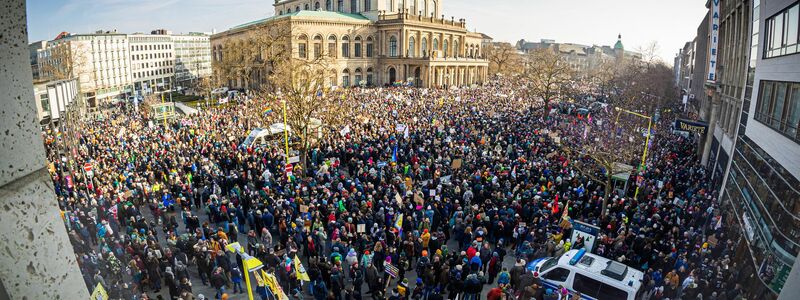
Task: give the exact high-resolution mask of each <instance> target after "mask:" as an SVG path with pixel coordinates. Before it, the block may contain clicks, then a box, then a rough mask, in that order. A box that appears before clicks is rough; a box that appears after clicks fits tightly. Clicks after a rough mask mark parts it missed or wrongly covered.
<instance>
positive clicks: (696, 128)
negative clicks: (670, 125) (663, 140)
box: [675, 119, 708, 135]
mask: <svg viewBox="0 0 800 300" xmlns="http://www.w3.org/2000/svg"><path fill="white" fill-rule="evenodd" d="M675 130H677V131H685V132H693V133H699V134H700V135H705V134H706V131H708V123H706V122H700V121H691V120H685V119H675Z"/></svg>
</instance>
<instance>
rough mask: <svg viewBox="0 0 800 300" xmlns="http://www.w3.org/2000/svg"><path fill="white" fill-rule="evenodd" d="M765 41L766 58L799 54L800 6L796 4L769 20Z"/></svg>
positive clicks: (766, 25)
mask: <svg viewBox="0 0 800 300" xmlns="http://www.w3.org/2000/svg"><path fill="white" fill-rule="evenodd" d="M765 27H766V29H767V32H766V36H765V37H764V38H765V41H764V58H770V57H776V56H782V55H788V54H794V53H797V52H798V50H800V49H798V43H797V42H798V33H799V32H798V28H800V4H795V5H792V6H790V7H789V8H786V9H784V10H783V11H782V12H779V13H777V14H776V15H774V16H773V17H771V18H768V19H767V21H766V24H765Z"/></svg>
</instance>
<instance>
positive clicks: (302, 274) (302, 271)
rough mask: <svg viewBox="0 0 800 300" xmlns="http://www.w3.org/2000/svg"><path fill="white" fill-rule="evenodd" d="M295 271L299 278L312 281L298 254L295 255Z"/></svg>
mask: <svg viewBox="0 0 800 300" xmlns="http://www.w3.org/2000/svg"><path fill="white" fill-rule="evenodd" d="M294 272H295V275H297V280H302V281H311V278H309V277H308V273H306V268H304V267H303V263H301V262H300V258H299V257H297V254H295V255H294Z"/></svg>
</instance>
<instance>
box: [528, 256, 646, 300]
mask: <svg viewBox="0 0 800 300" xmlns="http://www.w3.org/2000/svg"><path fill="white" fill-rule="evenodd" d="M528 270H530V271H532V272H533V274H534V276H537V275H538V277H539V279H541V281H542V284H543V285H544V286H545V287H546V288H548V289H553V290H557V289H558V287H559V286H563V287H565V288H567V289H569V291H570V293H572V292H574V291H578V292H580V294H581V299H584V300H634V299H639V298H641V297H640V296H641V293H642V291H641V287H642V279H643V278H644V273H642V271H639V270H636V269H633V268H630V267H628V266H626V265H624V264H622V263H620V262H617V261H613V260H610V259H607V258H604V257H602V256H598V255H594V254H591V253H587V252H586V249H580V250H570V251H567V253H564V254H563V255H561V257H547V258H540V259H537V260H534V261H532V262H531V263H530V264H529V265H528ZM570 300H577V299H571V298H570Z"/></svg>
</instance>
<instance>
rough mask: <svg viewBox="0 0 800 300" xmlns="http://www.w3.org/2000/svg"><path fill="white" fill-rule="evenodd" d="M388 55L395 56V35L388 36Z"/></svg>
mask: <svg viewBox="0 0 800 300" xmlns="http://www.w3.org/2000/svg"><path fill="white" fill-rule="evenodd" d="M389 57H397V37H395V36H392V37H390V38H389Z"/></svg>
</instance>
